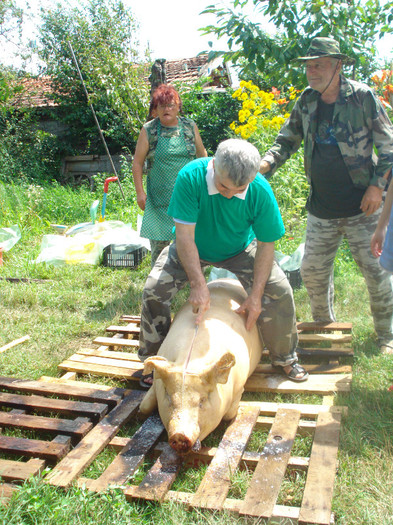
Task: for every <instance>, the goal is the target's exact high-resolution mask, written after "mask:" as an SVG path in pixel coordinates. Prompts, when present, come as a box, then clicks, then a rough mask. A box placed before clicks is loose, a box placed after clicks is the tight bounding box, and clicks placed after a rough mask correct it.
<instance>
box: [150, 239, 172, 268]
mask: <svg viewBox="0 0 393 525" xmlns="http://www.w3.org/2000/svg"><path fill="white" fill-rule="evenodd" d="M170 242H171V241H155V240H154V239H150V248H151V267H152V268H153V266H154V265H155V264H156V260H157V259H158V256H159V255H160V253H161V252H162V250H163V249H164V248H166V247H167V246H168V245H169V243H170Z"/></svg>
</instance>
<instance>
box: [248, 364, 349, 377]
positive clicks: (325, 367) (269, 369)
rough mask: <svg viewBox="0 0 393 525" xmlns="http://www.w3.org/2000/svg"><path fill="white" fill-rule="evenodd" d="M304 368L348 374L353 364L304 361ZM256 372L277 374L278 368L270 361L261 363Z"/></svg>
mask: <svg viewBox="0 0 393 525" xmlns="http://www.w3.org/2000/svg"><path fill="white" fill-rule="evenodd" d="M302 366H303V368H305V369H306V370H307V372H309V373H310V374H348V373H351V372H352V366H351V365H340V364H330V363H320V364H308V363H302ZM254 373H256V374H270V375H272V374H277V368H275V367H274V366H272V365H271V364H269V363H260V364H258V365H257V367H256V369H255V370H254Z"/></svg>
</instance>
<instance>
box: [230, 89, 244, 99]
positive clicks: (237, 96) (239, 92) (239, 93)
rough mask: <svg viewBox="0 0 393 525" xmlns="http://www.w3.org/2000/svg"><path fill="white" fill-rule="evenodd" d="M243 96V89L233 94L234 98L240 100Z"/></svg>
mask: <svg viewBox="0 0 393 525" xmlns="http://www.w3.org/2000/svg"><path fill="white" fill-rule="evenodd" d="M241 94H242V90H241V89H237V90H236V91H235V92H234V93H233V95H232V98H239V97H240V95H241Z"/></svg>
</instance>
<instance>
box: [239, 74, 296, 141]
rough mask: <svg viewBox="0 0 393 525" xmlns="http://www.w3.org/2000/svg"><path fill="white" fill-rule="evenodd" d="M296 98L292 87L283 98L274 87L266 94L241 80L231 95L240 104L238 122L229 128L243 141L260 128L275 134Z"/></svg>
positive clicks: (250, 83) (287, 115)
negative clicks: (286, 96)
mask: <svg viewBox="0 0 393 525" xmlns="http://www.w3.org/2000/svg"><path fill="white" fill-rule="evenodd" d="M296 96H297V90H296V89H295V88H294V87H292V86H291V87H290V88H289V89H288V98H285V97H282V96H281V92H280V90H278V89H277V88H275V87H273V88H272V90H271V92H270V93H268V92H267V91H263V90H261V89H259V87H258V86H256V85H255V84H253V83H252V82H251V81H249V82H246V81H244V80H242V81H241V82H240V87H239V89H237V90H236V91H235V92H234V93H233V95H232V97H233V98H235V99H237V100H239V101H240V102H241V103H242V107H241V109H240V111H239V113H238V122H235V121H234V122H232V123H231V124H230V126H229V127H230V128H231V130H232V131H233V132H234V133H235V134H236V135H240V136H241V137H242V138H243V139H249V138H250V137H251V136H252V135H253V133H255V132H256V131H257V130H258V129H260V128H262V129H265V130H269V131H270V130H272V131H274V132H277V131H278V130H279V129H280V128H281V126H282V125H283V124H284V122H285V120H286V119H287V118H288V117H289V112H288V106H289V104H290V103H291V101H293V100H294V99H295V98H296Z"/></svg>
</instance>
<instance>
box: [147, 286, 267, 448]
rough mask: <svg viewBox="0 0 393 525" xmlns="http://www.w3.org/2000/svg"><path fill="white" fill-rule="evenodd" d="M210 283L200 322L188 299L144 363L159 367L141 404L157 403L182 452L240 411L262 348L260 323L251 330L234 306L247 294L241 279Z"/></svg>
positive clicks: (151, 407)
mask: <svg viewBox="0 0 393 525" xmlns="http://www.w3.org/2000/svg"><path fill="white" fill-rule="evenodd" d="M208 288H209V292H210V309H209V310H208V311H207V312H205V314H204V318H203V321H202V322H201V323H200V324H199V325H198V328H197V329H196V324H195V318H196V315H195V314H194V313H193V312H192V307H191V305H190V304H189V303H186V304H185V305H183V307H182V308H181V309H180V311H179V312H178V314H177V315H176V316H175V318H174V320H173V322H172V324H171V327H170V330H169V332H168V335H167V336H166V338H165V340H164V342H163V343H162V345H161V347H160V350H159V352H158V354H157V355H156V356H153V357H149V358H148V359H146V361H145V363H144V374H149V373H151V372H152V371H154V381H153V385H152V387H151V388H150V389H149V390H148V392H147V393H146V395H145V397H144V399H143V401H142V403H141V405H140V410H141V412H142V413H145V414H149V413H151V412H152V411H153V410H154V409H155V408H157V406H158V411H159V414H160V417H161V420H162V422H163V425H164V426H165V428H166V430H167V432H168V439H169V444H170V446H171V447H172V448H173V449H174V450H176V452H178V453H179V454H186V453H188V452H190V451H191V449H192V448H193V447H195V446H197V445H198V444H200V441H202V440H203V439H204V438H205V437H206V436H207V435H208V434H210V433H211V432H212V431H213V430H214V429H215V428H216V427H217V426H218V425H219V423H220V422H221V420H222V419H224V420H231V419H233V418H234V417H235V416H236V414H237V410H238V407H239V402H240V399H241V396H242V394H243V391H244V385H245V383H246V381H247V378H248V377H249V376H250V375H251V374H252V372H253V371H254V370H255V367H256V366H257V364H258V362H259V361H260V358H261V354H262V348H263V345H262V341H261V338H260V335H259V331H258V328H257V326H256V325H254V327H253V328H252V329H251V330H249V331H248V330H247V329H246V327H245V316H244V315H240V314H238V313H236V312H235V310H236V309H237V308H238V307H239V306H240V305H241V304H242V303H243V301H244V300H245V299H246V297H247V294H246V292H245V291H244V288H243V287H242V286H241V284H240V283H239V281H236V280H230V279H221V280H217V281H212V282H210V283H209V284H208ZM190 350H191V353H190Z"/></svg>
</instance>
